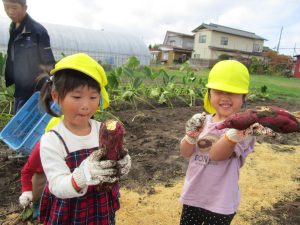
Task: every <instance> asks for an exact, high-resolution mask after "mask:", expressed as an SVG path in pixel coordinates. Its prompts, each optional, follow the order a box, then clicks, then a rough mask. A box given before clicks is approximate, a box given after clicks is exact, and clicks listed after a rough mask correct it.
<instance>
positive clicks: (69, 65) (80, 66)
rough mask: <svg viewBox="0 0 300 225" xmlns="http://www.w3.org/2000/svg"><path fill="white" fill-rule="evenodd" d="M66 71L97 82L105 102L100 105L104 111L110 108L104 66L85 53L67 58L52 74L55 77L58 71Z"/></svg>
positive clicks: (60, 62)
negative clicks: (75, 72)
mask: <svg viewBox="0 0 300 225" xmlns="http://www.w3.org/2000/svg"><path fill="white" fill-rule="evenodd" d="M64 69H73V70H77V71H79V72H82V73H84V74H86V75H88V76H90V77H91V78H93V79H94V80H96V81H97V82H98V83H99V85H100V88H101V98H102V101H103V102H102V101H101V102H100V104H103V108H104V109H105V108H107V107H108V106H109V97H108V93H107V91H106V89H105V86H106V85H107V78H106V74H105V71H104V69H103V68H102V66H101V65H100V64H99V63H97V62H96V61H95V60H94V59H93V58H91V57H90V56H88V55H87V54H85V53H77V54H74V55H70V56H67V57H65V58H62V59H61V60H60V61H59V62H58V63H56V64H55V67H54V69H53V70H51V71H50V74H52V75H55V73H56V72H57V71H60V70H64ZM100 108H101V107H100Z"/></svg>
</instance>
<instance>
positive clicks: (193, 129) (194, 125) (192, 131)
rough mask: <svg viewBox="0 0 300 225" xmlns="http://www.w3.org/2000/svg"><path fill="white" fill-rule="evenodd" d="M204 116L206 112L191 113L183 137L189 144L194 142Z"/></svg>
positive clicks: (200, 129)
mask: <svg viewBox="0 0 300 225" xmlns="http://www.w3.org/2000/svg"><path fill="white" fill-rule="evenodd" d="M205 118H206V113H205V112H203V113H197V114H195V115H193V116H192V117H191V118H190V119H189V120H188V121H187V122H186V125H185V133H186V136H185V139H186V141H187V142H189V143H190V144H195V143H196V140H197V137H198V136H199V134H200V133H201V131H202V128H203V124H204V121H205Z"/></svg>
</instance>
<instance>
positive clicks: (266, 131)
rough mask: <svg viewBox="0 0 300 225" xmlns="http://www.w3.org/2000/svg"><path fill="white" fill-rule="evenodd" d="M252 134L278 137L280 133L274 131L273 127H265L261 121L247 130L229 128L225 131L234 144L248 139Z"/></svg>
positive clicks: (226, 136) (227, 137)
mask: <svg viewBox="0 0 300 225" xmlns="http://www.w3.org/2000/svg"><path fill="white" fill-rule="evenodd" d="M251 136H267V137H273V138H278V137H279V136H280V135H279V134H278V133H276V132H274V131H273V130H272V129H270V128H268V127H264V126H263V125H261V124H259V123H254V124H252V125H251V126H250V127H249V128H247V129H245V130H236V129H229V130H227V131H226V133H225V138H226V139H227V140H228V141H229V142H231V143H233V144H236V143H238V142H241V141H243V140H246V139H248V138H250V137H251Z"/></svg>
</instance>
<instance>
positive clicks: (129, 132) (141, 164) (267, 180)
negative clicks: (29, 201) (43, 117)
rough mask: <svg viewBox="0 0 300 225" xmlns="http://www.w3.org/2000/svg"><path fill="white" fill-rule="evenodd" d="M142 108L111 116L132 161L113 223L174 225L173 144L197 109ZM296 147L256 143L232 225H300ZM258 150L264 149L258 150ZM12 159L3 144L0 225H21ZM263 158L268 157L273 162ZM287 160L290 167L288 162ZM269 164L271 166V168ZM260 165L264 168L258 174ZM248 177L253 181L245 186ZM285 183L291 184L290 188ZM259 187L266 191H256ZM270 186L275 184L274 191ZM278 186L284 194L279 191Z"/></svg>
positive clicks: (289, 141)
mask: <svg viewBox="0 0 300 225" xmlns="http://www.w3.org/2000/svg"><path fill="white" fill-rule="evenodd" d="M254 105H258V106H259V105H278V106H281V107H284V108H286V109H288V110H290V111H299V109H300V105H299V103H298V104H295V103H291V104H289V103H285V102H269V103H266V102H255V103H250V105H249V107H251V106H254ZM143 108H144V109H142V110H124V111H115V112H113V114H114V115H115V116H117V117H119V118H120V120H121V121H122V122H123V123H124V126H125V129H126V146H127V148H128V149H129V151H130V154H131V156H132V159H133V165H132V169H131V171H130V173H129V175H128V176H127V178H126V179H124V180H122V181H121V184H122V190H121V195H122V197H121V204H122V208H121V209H120V211H119V212H118V214H117V222H118V224H122V225H126V224H131V225H135V224H145V225H152V224H163V225H174V224H178V221H179V218H180V209H181V205H180V203H179V202H178V197H179V195H180V191H181V188H182V183H183V179H184V176H185V171H186V167H187V162H186V161H185V160H184V159H183V158H182V157H181V156H180V154H179V149H178V143H179V141H180V139H181V137H182V136H183V135H184V124H185V121H186V120H187V119H188V118H189V117H190V116H192V115H193V114H194V113H196V112H199V111H202V107H200V106H199V107H192V108H189V107H184V106H180V105H178V106H177V107H175V108H174V109H171V108H166V107H159V108H156V109H146V108H145V107H143ZM299 146H300V133H293V134H286V135H283V138H282V139H281V140H280V141H274V140H269V139H260V140H258V143H257V145H256V149H257V150H256V152H264V158H262V156H261V154H258V153H256V152H254V153H253V154H252V155H253V156H249V160H247V163H246V166H245V168H243V169H242V175H241V190H242V193H243V195H246V196H243V197H242V204H241V207H240V208H241V210H239V212H238V214H237V215H238V216H237V217H236V218H235V219H234V222H233V224H236V225H238V224H249V225H262V224H289V225H296V224H300V195H299V190H300V189H299V181H300V176H299V175H297V174H299V169H300V167H299V165H300V163H299V162H300V157H299V154H300V149H299ZM262 147H263V148H264V149H267V150H261V148H262ZM260 150H261V151H260ZM12 155H16V152H14V151H11V150H9V149H8V148H7V147H6V146H5V145H4V144H2V146H1V147H0V176H1V179H0V224H22V222H20V220H19V214H20V212H21V208H20V206H19V205H18V197H19V195H20V170H21V168H22V166H23V165H24V163H25V159H14V160H12V159H9V157H10V156H12ZM271 156H272V157H271ZM251 157H252V158H251ZM266 158H272V160H273V161H272V160H269V159H268V160H267V159H266ZM284 160H289V161H284ZM292 161H293V162H294V163H289V162H292ZM272 162H275V163H276V166H274V165H273V164H272ZM278 164H279V165H278ZM280 164H284V165H286V164H287V165H288V166H290V167H291V168H290V167H289V170H290V171H284V172H285V173H286V174H284V175H283V176H282V178H281V179H280V182H281V183H280V182H279V183H278V180H277V179H275V178H276V176H277V174H276V173H275V174H274V171H276V169H277V170H278V171H281V172H282V170H280V166H281V165H280ZM260 165H261V166H264V167H265V168H263V169H262V168H261V167H260ZM268 168H269V169H268ZM270 171H271V172H272V173H270ZM278 173H279V172H278ZM278 176H279V175H278ZM249 177H251V178H255V179H257V181H256V182H255V181H252V182H255V183H247V181H249ZM262 178H264V179H263V180H262ZM243 179H244V181H243ZM260 179H261V180H260ZM275 180H276V182H275ZM288 182H291V185H290V186H289V185H288ZM277 183H278V184H277ZM263 184H266V185H267V186H260V185H263ZM274 184H276V185H275V186H274V187H273V185H274ZM259 186H260V190H268V191H265V192H262V193H260V192H259V193H260V195H259V194H258V195H257V196H256V200H253V198H251V197H253V194H250V195H247V193H252V191H253V189H254V190H255V188H256V187H259ZM249 187H250V188H252V189H249ZM271 187H272V189H271ZM281 187H282V188H283V187H287V188H288V189H287V190H286V188H285V189H284V190H283V189H282V188H281ZM274 189H276V190H278V191H276V192H274V193H276V194H274V196H273V195H272V193H273V192H272V190H274ZM251 190H252V191H251ZM270 190H271V192H272V193H270ZM254 193H256V192H255V191H254ZM261 202H266V205H262V204H261ZM249 207H252V208H251V209H250V208H249ZM172 218H173V219H172ZM142 219H144V220H142ZM126 221H127V222H126Z"/></svg>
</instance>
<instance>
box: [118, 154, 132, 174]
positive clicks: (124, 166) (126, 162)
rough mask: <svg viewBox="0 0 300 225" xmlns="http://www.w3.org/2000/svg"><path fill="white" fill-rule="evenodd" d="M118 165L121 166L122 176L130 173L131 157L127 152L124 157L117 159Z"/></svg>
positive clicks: (120, 172)
mask: <svg viewBox="0 0 300 225" xmlns="http://www.w3.org/2000/svg"><path fill="white" fill-rule="evenodd" d="M117 166H118V168H119V174H120V177H122V176H124V175H126V174H128V173H129V171H130V168H131V157H130V155H129V154H126V155H125V156H124V157H123V158H122V159H120V160H118V161H117Z"/></svg>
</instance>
